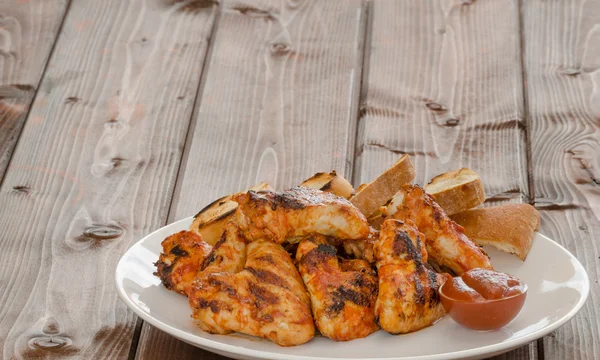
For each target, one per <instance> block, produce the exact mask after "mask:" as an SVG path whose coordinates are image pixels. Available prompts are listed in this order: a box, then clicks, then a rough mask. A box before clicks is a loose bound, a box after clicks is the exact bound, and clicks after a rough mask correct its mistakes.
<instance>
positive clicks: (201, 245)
mask: <svg viewBox="0 0 600 360" xmlns="http://www.w3.org/2000/svg"><path fill="white" fill-rule="evenodd" d="M161 245H162V247H163V252H162V254H160V257H159V258H158V261H157V262H156V263H155V264H154V265H155V266H156V272H155V273H154V275H156V276H158V277H159V278H160V280H161V281H162V283H163V285H164V286H165V287H166V288H167V289H169V290H173V291H176V292H178V293H180V294H184V295H185V293H186V288H187V287H188V286H190V285H191V284H192V282H193V281H194V279H195V278H196V273H197V272H198V270H199V269H200V266H201V265H202V262H203V261H204V258H205V257H206V256H207V255H208V253H209V252H210V250H211V248H212V246H210V245H208V244H207V243H205V242H204V241H203V240H202V238H201V237H200V235H198V234H196V233H193V232H191V231H180V232H178V233H176V234H173V235H171V236H169V237H167V238H166V239H165V240H163V242H162V243H161Z"/></svg>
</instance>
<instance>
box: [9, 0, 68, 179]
mask: <svg viewBox="0 0 600 360" xmlns="http://www.w3.org/2000/svg"><path fill="white" fill-rule="evenodd" d="M70 8H71V0H67V4H66V7H65V11H64V13H63V16H62V19H61V20H60V25H59V26H58V30H57V31H56V36H54V41H53V43H52V46H51V47H50V51H49V52H48V55H47V57H46V62H45V64H44V67H43V69H42V73H41V74H40V77H39V79H38V81H37V84H36V86H35V91H34V94H33V96H32V97H31V99H30V100H29V104H28V105H27V111H25V113H23V114H21V115H20V117H21V118H22V119H23V120H22V122H23V123H22V124H21V125H20V129H19V130H17V131H18V132H17V135H16V137H17V138H16V139H15V140H14V143H13V144H12V145H9V146H8V148H7V149H5V150H6V152H7V153H9V155H8V159H6V163H5V164H4V168H2V163H0V188H2V184H3V183H4V177H5V176H4V175H5V174H6V171H7V170H8V168H9V167H10V163H11V160H12V158H13V155H14V154H15V151H16V149H17V146H18V145H19V140H20V139H21V134H22V133H23V129H24V128H25V125H26V124H27V120H28V119H29V113H30V112H31V108H32V107H33V104H34V103H35V100H36V98H37V96H38V93H39V91H40V85H41V83H42V79H43V78H44V75H45V74H46V70H48V64H49V63H50V59H51V58H52V54H53V53H54V49H55V48H56V44H57V43H58V39H59V38H60V35H61V33H62V29H63V26H64V24H65V19H66V18H67V15H68V14H69V9H70ZM0 17H1V15H0ZM17 126H19V125H17ZM9 142H10V141H9ZM1 156H2V154H0V157H1Z"/></svg>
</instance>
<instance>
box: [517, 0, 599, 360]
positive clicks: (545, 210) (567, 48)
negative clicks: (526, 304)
mask: <svg viewBox="0 0 600 360" xmlns="http://www.w3.org/2000/svg"><path fill="white" fill-rule="evenodd" d="M522 6H523V20H524V21H523V22H524V44H525V65H526V66H525V69H526V81H527V97H528V103H529V108H528V110H529V114H530V117H531V120H530V123H531V149H532V151H531V153H532V165H533V174H534V177H533V179H534V189H535V204H536V206H537V208H538V209H539V210H540V211H541V216H542V224H541V230H540V232H541V233H543V234H545V235H547V236H549V237H551V238H552V239H554V240H555V241H557V242H559V243H560V244H562V245H563V246H565V247H566V248H567V249H568V250H569V251H571V252H572V253H573V254H574V255H575V256H576V257H577V258H578V259H579V260H580V261H581V262H582V264H583V266H584V267H585V268H586V270H587V272H588V274H589V277H590V282H591V291H590V296H589V298H588V300H587V302H586V304H585V305H584V307H583V309H582V310H581V311H580V312H579V313H578V314H577V316H576V317H575V318H574V319H573V320H572V321H570V322H568V323H567V324H565V325H564V326H563V327H561V328H560V329H558V330H557V331H555V332H554V333H553V334H552V335H551V336H548V337H545V338H544V346H543V353H544V358H545V359H547V360H549V359H596V358H597V357H598V354H600V320H599V319H600V313H599V310H598V309H600V285H599V284H598V281H599V279H600V266H599V265H598V264H599V263H600V260H599V259H600V157H599V156H598V154H600V122H599V119H600V106H599V105H600V92H599V91H600V71H599V69H600V25H599V24H600V4H599V3H598V2H592V1H582V0H574V1H568V2H561V1H549V2H546V1H541V0H533V1H524V2H523V5H522Z"/></svg>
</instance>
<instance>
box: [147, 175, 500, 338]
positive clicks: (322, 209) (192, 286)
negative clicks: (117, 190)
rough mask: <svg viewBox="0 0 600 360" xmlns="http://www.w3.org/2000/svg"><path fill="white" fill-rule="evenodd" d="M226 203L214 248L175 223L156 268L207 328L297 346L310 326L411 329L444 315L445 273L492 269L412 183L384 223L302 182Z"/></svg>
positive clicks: (355, 331) (338, 333) (335, 334)
mask: <svg viewBox="0 0 600 360" xmlns="http://www.w3.org/2000/svg"><path fill="white" fill-rule="evenodd" d="M233 200H234V201H235V202H237V203H238V204H239V206H238V208H237V210H236V212H235V215H234V216H233V217H232V219H231V220H230V221H229V222H228V223H227V225H226V226H225V227H224V229H223V234H222V236H221V238H220V240H219V241H218V242H217V243H216V244H215V245H214V246H210V245H209V244H207V243H206V242H204V241H203V240H202V238H201V237H200V235H198V234H196V233H194V232H190V231H182V232H179V233H177V234H174V235H171V236H169V237H168V238H166V239H165V240H164V241H163V242H162V246H163V253H162V254H161V255H160V258H159V260H158V262H157V263H156V267H157V271H156V273H155V275H157V276H159V277H160V279H161V281H162V283H163V284H164V286H165V287H166V288H167V289H170V290H173V291H176V292H179V293H181V294H183V295H186V296H187V297H188V300H189V304H190V307H191V309H192V318H193V319H195V320H196V322H197V324H198V326H199V327H200V328H202V329H203V330H205V331H207V332H209V333H213V334H227V333H231V332H240V333H245V334H249V335H254V336H258V337H262V338H265V339H269V340H271V341H273V342H274V343H276V344H279V345H281V346H293V345H299V344H303V343H306V342H308V341H310V340H311V339H312V338H313V337H314V336H315V333H316V332H317V330H318V332H319V333H320V334H321V335H323V336H326V337H328V338H331V339H333V340H336V341H347V340H352V339H357V338H363V337H366V336H368V335H369V334H371V333H373V332H375V331H377V330H378V329H383V330H385V331H387V332H389V333H391V334H404V333H408V332H413V331H417V330H419V329H422V328H424V327H427V326H429V325H431V324H433V323H434V322H436V321H437V320H439V319H440V318H441V317H442V316H443V315H444V309H443V307H442V305H441V304H440V301H439V296H438V288H439V287H440V286H441V285H442V284H443V283H444V281H446V280H447V279H449V278H451V275H450V274H449V273H448V272H451V273H454V274H456V275H460V274H462V273H463V272H465V271H467V270H469V269H472V268H489V269H491V268H492V266H491V264H490V261H489V258H488V257H487V255H486V254H485V253H484V252H483V250H481V249H480V248H479V247H478V246H477V245H475V244H473V243H472V242H471V241H470V240H469V239H468V238H467V237H466V236H465V235H464V234H463V231H462V228H461V227H460V226H459V225H457V224H456V223H454V222H453V221H452V220H451V219H450V218H449V217H448V216H447V215H446V214H445V213H444V211H443V210H442V209H441V208H440V207H439V206H438V204H436V203H435V201H434V200H433V199H432V198H431V197H430V196H429V195H427V194H426V193H425V191H424V190H423V189H422V188H421V187H419V186H417V185H405V186H404V187H403V188H402V189H401V190H400V192H399V193H398V194H396V196H395V197H394V200H393V201H392V203H390V204H389V205H388V206H387V208H386V209H385V211H384V213H385V216H386V220H385V221H384V222H383V224H382V226H381V229H380V230H375V229H373V228H371V227H370V226H369V224H368V222H367V219H366V218H365V216H364V215H363V214H362V213H361V212H360V211H359V210H358V209H357V208H356V207H354V206H353V205H352V204H351V203H350V202H349V201H348V200H346V199H344V198H342V197H338V196H336V195H334V194H331V193H327V192H323V191H320V190H315V189H311V188H307V187H302V186H297V187H294V188H292V189H289V190H286V191H283V192H275V191H271V190H263V191H248V192H246V193H241V194H237V195H235V196H234V197H233ZM430 263H433V264H434V265H435V266H432V265H430ZM434 269H437V271H436V270H434ZM442 269H443V270H442ZM444 270H445V271H444Z"/></svg>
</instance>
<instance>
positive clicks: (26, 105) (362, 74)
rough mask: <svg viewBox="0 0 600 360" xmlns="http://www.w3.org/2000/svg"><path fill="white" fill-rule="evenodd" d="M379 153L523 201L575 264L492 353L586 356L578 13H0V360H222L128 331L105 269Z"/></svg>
mask: <svg viewBox="0 0 600 360" xmlns="http://www.w3.org/2000/svg"><path fill="white" fill-rule="evenodd" d="M400 154H409V155H410V156H411V160H412V162H413V163H414V165H415V167H416V170H417V174H418V175H417V179H416V181H417V182H418V183H425V182H427V181H428V180H429V179H430V178H431V177H432V176H434V175H436V174H438V173H440V172H443V171H447V170H450V169H455V168H459V167H465V166H466V167H470V168H472V169H474V170H475V171H477V172H478V173H479V174H481V176H482V178H483V180H484V182H485V186H486V190H487V196H488V200H487V204H499V203H504V202H528V203H531V204H534V205H535V206H536V207H537V208H538V210H539V211H540V213H541V217H542V225H541V230H540V232H541V233H543V234H545V235H548V236H549V237H551V238H553V239H555V240H556V241H557V242H559V243H561V244H562V245H563V246H565V247H566V248H567V249H568V250H569V251H571V252H572V253H573V254H575V255H576V256H577V258H578V259H579V260H580V261H581V262H582V263H583V264H584V266H585V268H586V269H587V271H588V274H589V276H590V280H591V284H592V289H591V293H590V296H589V299H588V301H587V303H586V304H585V306H584V308H583V309H582V310H581V311H580V312H579V313H578V315H577V316H576V317H575V318H574V319H573V320H571V321H570V322H568V323H567V324H566V325H564V326H563V327H561V328H560V329H558V330H557V331H555V332H554V333H552V334H551V335H549V336H546V337H545V338H543V339H540V340H538V341H536V342H533V343H531V344H529V345H527V346H524V347H522V348H520V349H518V350H515V351H512V352H510V353H508V354H505V355H502V356H500V357H499V358H503V359H538V360H542V359H545V360H550V359H598V358H600V314H599V309H600V285H599V284H598V279H599V277H600V269H599V266H598V264H599V263H600V4H599V3H598V2H597V1H591V0H588V1H586V0H564V1H559V0H521V1H518V0H512V1H510V0H479V1H475V0H463V1H459V0H439V1H429V0H427V1H409V0H406V1H400V0H371V1H367V0H364V1H363V0H343V1H342V0H340V1H317V0H314V1H310V0H307V1H280V0H260V1H256V0H222V1H220V2H216V1H214V0H186V1H181V0H128V1H123V0H102V1H97V0H72V1H68V0H6V1H1V2H0V184H1V187H0V229H1V232H0V351H1V352H0V358H3V359H13V358H16V359H19V358H45V359H54V358H62V357H67V358H78V359H134V358H135V359H188V358H189V359H191V358H194V359H203V360H207V359H224V358H223V357H220V356H217V355H214V354H211V353H208V352H205V351H202V350H200V349H197V348H193V347H191V346H189V345H186V344H184V343H182V342H180V341H178V340H176V339H174V338H172V337H171V336H169V335H167V334H165V333H162V332H161V331H159V330H157V329H155V328H153V327H152V326H150V325H148V324H146V323H143V322H142V321H141V320H139V319H137V318H136V316H134V314H133V313H132V312H131V311H130V310H128V309H127V308H126V307H125V305H124V304H123V303H122V302H121V301H120V300H119V299H118V297H117V293H116V290H115V287H114V281H113V277H114V271H115V266H116V263H117V261H118V259H119V257H120V256H121V255H122V254H123V253H124V252H125V251H126V250H127V248H128V247H129V246H131V245H132V244H133V243H135V242H136V241H138V240H139V239H140V238H142V237H143V236H144V235H146V234H148V233H150V232H152V231H153V230H155V229H157V228H159V227H161V226H163V225H165V224H167V223H170V222H172V221H174V220H177V219H181V218H184V217H187V216H190V215H192V214H194V213H195V212H196V211H197V210H198V209H200V208H202V207H203V206H204V205H206V204H207V203H208V202H209V201H211V200H213V199H215V198H217V197H219V196H221V195H224V194H228V193H231V192H234V191H238V190H242V189H244V188H247V187H248V186H250V185H253V184H255V183H256V182H258V181H261V180H262V181H268V182H269V183H271V184H272V185H273V186H275V187H277V188H285V187H288V186H291V185H294V184H296V183H298V182H299V181H301V180H302V179H304V178H306V177H307V176H308V175H311V174H313V173H315V172H318V171H329V170H332V169H335V170H337V171H338V172H340V173H343V174H344V175H345V176H346V177H347V178H349V179H352V182H353V183H354V184H355V185H358V184H360V183H363V182H368V181H370V180H372V179H373V178H374V177H376V176H377V174H379V173H380V172H381V171H382V170H383V169H385V168H387V167H388V166H389V165H391V164H392V163H393V162H394V161H395V159H397V158H398V157H399V156H400ZM594 154H595V155H594Z"/></svg>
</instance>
